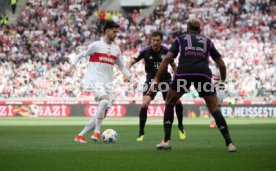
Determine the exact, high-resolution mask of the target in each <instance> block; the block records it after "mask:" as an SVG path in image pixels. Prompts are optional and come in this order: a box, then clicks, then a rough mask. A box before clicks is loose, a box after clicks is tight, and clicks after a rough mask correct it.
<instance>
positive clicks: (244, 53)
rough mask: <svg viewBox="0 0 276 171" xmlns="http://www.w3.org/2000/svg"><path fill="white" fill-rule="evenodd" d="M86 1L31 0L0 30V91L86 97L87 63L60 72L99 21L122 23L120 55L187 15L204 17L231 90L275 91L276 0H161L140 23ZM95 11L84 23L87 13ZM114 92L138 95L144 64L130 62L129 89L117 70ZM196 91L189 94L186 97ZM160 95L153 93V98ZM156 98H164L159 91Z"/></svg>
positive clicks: (178, 25)
mask: <svg viewBox="0 0 276 171" xmlns="http://www.w3.org/2000/svg"><path fill="white" fill-rule="evenodd" d="M98 3H101V2H95V1H92V0H91V1H90V0H74V1H72V0H71V1H68V0H61V1H56V0H53V1H49V3H42V2H40V1H34V0H29V1H28V3H27V5H26V7H25V9H24V10H23V11H21V12H20V15H19V17H18V21H17V24H15V25H3V26H1V29H0V44H1V46H0V60H1V64H0V75H1V80H0V96H4V97H87V96H90V95H91V94H89V93H88V92H85V91H83V85H82V81H83V80H82V79H83V74H84V73H85V68H86V65H87V62H86V61H81V62H80V63H79V67H78V68H77V70H76V72H75V75H74V76H72V77H66V76H65V75H64V71H66V69H68V67H69V64H68V62H69V61H70V57H71V54H72V53H78V52H80V51H81V49H83V48H85V46H86V45H88V44H89V43H91V42H93V41H95V40H98V39H99V38H100V28H101V25H102V23H103V22H104V20H106V19H112V20H114V21H116V22H118V23H120V32H119V34H118V38H117V40H116V43H118V44H119V45H120V47H121V50H122V53H123V56H124V57H125V60H126V61H128V60H129V59H131V58H132V57H135V56H137V54H138V53H139V50H140V49H142V48H143V47H145V46H146V45H148V42H149V37H150V33H151V31H152V30H157V29H158V30H162V31H163V33H164V44H165V45H166V46H168V47H169V46H170V44H171V43H172V42H173V40H174V38H175V37H177V36H179V35H180V34H181V33H183V32H184V31H185V30H186V21H187V19H188V18H194V17H196V18H199V19H201V20H202V26H203V33H204V34H205V35H207V36H208V37H210V38H211V39H212V40H213V41H214V43H215V44H216V45H217V49H219V51H220V52H221V53H222V54H223V56H224V60H225V61H226V64H227V69H228V78H229V80H228V81H229V82H228V89H229V91H228V95H229V96H231V97H242V98H250V97H265V96H266V97H267V96H271V97H275V96H276V76H275V73H276V36H275V35H276V26H275V23H276V14H275V13H276V4H275V2H274V1H272V0H239V1H235V0H213V1H205V0H197V1H191V0H176V1H175V0H164V1H163V2H162V3H161V4H160V5H159V6H158V7H157V8H156V9H155V10H154V12H153V14H151V15H150V16H149V17H147V18H145V19H144V20H143V21H142V22H141V23H140V24H139V23H137V18H138V17H139V13H138V12H137V11H133V13H129V14H126V15H124V14H122V13H120V12H116V11H114V12H112V11H104V10H100V11H97V9H98V8H97V6H98ZM89 17H93V18H96V19H95V20H92V23H88V20H87V19H88V18H89ZM115 70H116V71H115V74H114V90H115V92H114V93H115V96H116V97H117V99H138V98H139V99H142V93H141V87H142V84H143V82H144V80H145V73H144V66H143V63H142V62H140V63H137V65H135V66H133V68H132V73H133V74H134V75H135V76H134V77H135V81H137V82H138V83H139V87H140V88H138V89H134V90H129V88H128V87H129V84H128V83H123V81H122V80H123V78H122V76H121V75H122V74H121V73H120V72H119V71H117V69H115ZM188 96H192V97H196V95H194V94H188V95H187V96H184V98H187V97H188ZM158 99H159V98H157V100H158ZM160 99H162V98H160Z"/></svg>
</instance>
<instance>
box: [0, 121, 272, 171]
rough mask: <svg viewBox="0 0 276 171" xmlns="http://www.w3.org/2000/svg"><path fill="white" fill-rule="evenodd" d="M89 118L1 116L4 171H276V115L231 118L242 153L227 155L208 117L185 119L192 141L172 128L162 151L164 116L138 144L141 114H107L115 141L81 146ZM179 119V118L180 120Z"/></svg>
mask: <svg viewBox="0 0 276 171" xmlns="http://www.w3.org/2000/svg"><path fill="white" fill-rule="evenodd" d="M87 121H88V118H85V117H83V118H81V117H70V118H0V171H13V170H14V171H25V170H26V171H44V170H45V171H63V170H64V171H71V170H72V171H73V170H76V171H81V170H89V171H93V170H95V171H101V170H106V171H113V170H120V171H125V170H126V171H131V170H137V171H144V170H149V171H162V170H166V171H180V170H183V171H187V170H193V171H194V170H204V171H205V170H212V171H215V170H217V171H225V170H231V171H232V170H235V171H236V170H240V171H255V170H256V171H260V170H262V171H272V170H276V162H275V161H276V119H227V121H228V123H229V127H230V131H231V135H232V138H233V140H234V142H235V144H236V145H237V149H238V152H237V153H228V152H227V151H226V148H225V146H224V141H223V139H222V137H221V135H220V133H219V131H218V130H217V129H211V128H209V119H188V118H184V123H185V128H186V132H187V139H186V140H184V141H181V140H179V139H178V133H177V129H176V125H174V127H173V134H172V150H171V151H158V150H156V148H155V145H156V144H157V143H159V141H160V140H161V138H162V137H163V128H162V125H161V123H162V120H161V119H156V118H149V120H148V125H147V126H146V129H145V131H146V135H145V140H144V142H136V136H137V131H138V118H106V120H105V121H104V122H103V127H102V130H104V129H107V128H112V129H114V130H116V131H117V132H118V135H119V138H118V141H117V142H116V143H113V144H104V143H102V142H97V143H93V142H92V141H90V140H89V139H88V138H89V136H87V140H88V143H87V144H76V143H74V142H73V138H74V136H75V135H76V134H77V133H78V132H79V131H80V130H81V129H82V128H83V126H84V124H85V123H86V122H87ZM175 121H176V120H175Z"/></svg>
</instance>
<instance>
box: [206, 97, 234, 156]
mask: <svg viewBox="0 0 276 171" xmlns="http://www.w3.org/2000/svg"><path fill="white" fill-rule="evenodd" d="M204 100H205V103H206V105H207V107H208V109H209V112H210V113H211V114H212V116H213V117H214V119H215V122H216V125H217V127H218V129H219V130H220V132H221V134H222V136H223V138H224V140H225V144H226V146H227V148H228V151H229V152H234V151H236V147H235V146H234V145H233V142H232V139H231V136H230V134H229V130H228V126H227V123H226V121H225V119H224V117H223V116H222V113H221V111H220V109H219V107H218V104H217V97H216V96H215V95H214V96H209V97H205V98H204Z"/></svg>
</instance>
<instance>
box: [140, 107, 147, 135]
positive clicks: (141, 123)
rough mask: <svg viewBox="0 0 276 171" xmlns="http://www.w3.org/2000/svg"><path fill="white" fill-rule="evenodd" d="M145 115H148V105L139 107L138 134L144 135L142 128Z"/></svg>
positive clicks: (145, 118) (144, 122)
mask: <svg viewBox="0 0 276 171" xmlns="http://www.w3.org/2000/svg"><path fill="white" fill-rule="evenodd" d="M147 115H148V107H141V110H140V114H139V119H140V124H139V126H140V131H139V134H140V135H144V128H145V124H146V121H147Z"/></svg>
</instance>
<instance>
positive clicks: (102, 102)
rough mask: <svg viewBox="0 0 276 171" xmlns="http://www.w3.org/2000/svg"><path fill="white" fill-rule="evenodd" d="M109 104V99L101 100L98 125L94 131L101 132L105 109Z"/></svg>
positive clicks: (97, 113) (98, 110)
mask: <svg viewBox="0 0 276 171" xmlns="http://www.w3.org/2000/svg"><path fill="white" fill-rule="evenodd" d="M107 105H108V100H101V101H100V103H99V106H98V109H97V112H96V117H97V119H96V127H95V131H94V132H99V133H100V132H101V125H102V122H103V119H104V113H105V109H106V107H107Z"/></svg>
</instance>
